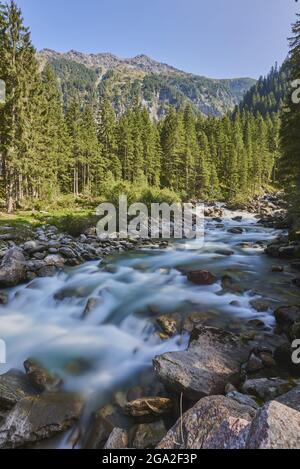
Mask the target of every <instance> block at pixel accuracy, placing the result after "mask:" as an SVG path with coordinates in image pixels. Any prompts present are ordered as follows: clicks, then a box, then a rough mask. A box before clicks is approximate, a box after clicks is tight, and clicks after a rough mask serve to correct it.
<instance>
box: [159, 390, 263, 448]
mask: <svg viewBox="0 0 300 469" xmlns="http://www.w3.org/2000/svg"><path fill="white" fill-rule="evenodd" d="M254 416H255V410H254V409H253V408H252V407H249V406H245V405H241V404H239V403H238V402H237V401H236V400H233V399H230V398H228V397H224V396H211V397H206V398H204V399H201V400H200V401H199V402H198V403H197V404H196V405H195V406H194V407H193V408H192V409H190V410H189V411H188V412H186V413H185V414H184V415H183V417H182V419H179V420H178V422H177V423H176V424H175V425H174V427H173V428H172V429H171V430H170V431H169V432H168V434H167V436H166V437H165V438H164V439H163V440H162V441H161V443H160V444H159V445H158V446H157V449H166V450H167V449H177V450H179V449H184V450H190V449H192V450H194V449H244V448H245V446H246V440H247V438H248V433H249V430H250V424H251V422H252V419H253V417H254Z"/></svg>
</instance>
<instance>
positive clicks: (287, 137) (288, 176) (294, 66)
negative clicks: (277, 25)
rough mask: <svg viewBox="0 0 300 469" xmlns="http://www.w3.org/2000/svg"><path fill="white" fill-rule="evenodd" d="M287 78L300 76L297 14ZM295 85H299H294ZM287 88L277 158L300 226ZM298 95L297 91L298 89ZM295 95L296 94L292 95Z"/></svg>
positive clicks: (292, 103)
mask: <svg viewBox="0 0 300 469" xmlns="http://www.w3.org/2000/svg"><path fill="white" fill-rule="evenodd" d="M290 47H291V51H290V57H289V61H288V64H289V68H290V79H291V81H293V80H299V78H300V15H297V21H296V23H295V24H294V25H293V37H292V38H291V39H290ZM298 87H299V85H298ZM294 91H295V89H290V92H289V94H288V96H287V98H286V104H285V107H284V109H283V112H282V127H281V135H280V136H281V144H282V151H283V156H282V159H281V161H280V177H281V180H282V182H283V185H284V187H285V189H286V191H287V193H288V196H289V199H290V202H291V211H292V214H293V215H294V220H295V225H296V227H297V228H299V227H300V131H299V130H300V103H299V102H297V99H296V100H293V99H292V97H293V92H294ZM298 95H299V92H298ZM296 98H297V96H296Z"/></svg>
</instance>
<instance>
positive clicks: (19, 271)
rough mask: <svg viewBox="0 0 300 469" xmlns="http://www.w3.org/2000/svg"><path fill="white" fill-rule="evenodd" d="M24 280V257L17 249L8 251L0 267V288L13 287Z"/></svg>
mask: <svg viewBox="0 0 300 469" xmlns="http://www.w3.org/2000/svg"><path fill="white" fill-rule="evenodd" d="M25 280H26V261H25V257H24V255H23V253H22V251H20V250H19V249H17V248H11V249H9V250H8V251H7V252H6V254H5V255H4V257H3V259H2V263H1V267H0V288H7V287H15V286H16V285H18V284H19V283H22V282H25Z"/></svg>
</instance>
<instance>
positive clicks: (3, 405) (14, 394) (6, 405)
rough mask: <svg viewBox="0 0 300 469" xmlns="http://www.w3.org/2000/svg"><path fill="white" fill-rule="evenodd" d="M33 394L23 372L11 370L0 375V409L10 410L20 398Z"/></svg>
mask: <svg viewBox="0 0 300 469" xmlns="http://www.w3.org/2000/svg"><path fill="white" fill-rule="evenodd" d="M34 394H35V391H34V390H33V388H32V387H31V385H30V382H29V379H28V377H27V376H26V375H25V374H24V373H22V372H20V371H18V370H11V371H9V372H8V373H5V374H4V375H2V376H0V411H7V410H10V409H12V408H13V407H14V406H15V405H16V404H17V402H19V401H20V400H21V399H23V398H24V397H27V396H31V395H34Z"/></svg>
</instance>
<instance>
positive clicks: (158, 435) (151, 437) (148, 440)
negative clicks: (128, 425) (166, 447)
mask: <svg viewBox="0 0 300 469" xmlns="http://www.w3.org/2000/svg"><path fill="white" fill-rule="evenodd" d="M166 433H167V429H166V427H165V424H164V422H163V421H162V420H159V421H158V422H153V423H143V424H141V425H138V426H137V427H136V429H135V436H134V439H133V448H135V449H153V448H155V447H156V445H157V444H158V443H159V442H160V441H161V440H162V439H163V437H164V436H165V435H166Z"/></svg>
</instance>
